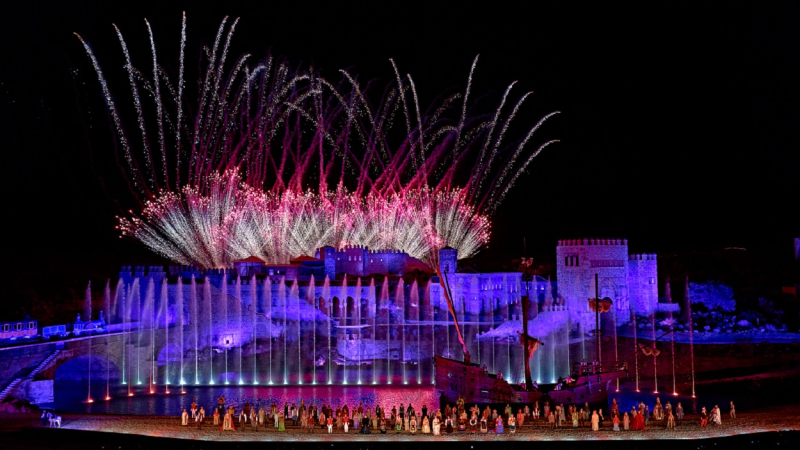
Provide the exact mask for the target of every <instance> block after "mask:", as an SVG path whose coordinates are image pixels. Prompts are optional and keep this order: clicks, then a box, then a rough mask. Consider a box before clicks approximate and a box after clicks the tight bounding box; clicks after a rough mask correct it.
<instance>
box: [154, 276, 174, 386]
mask: <svg viewBox="0 0 800 450" xmlns="http://www.w3.org/2000/svg"><path fill="white" fill-rule="evenodd" d="M158 304H159V311H160V312H159V316H160V317H159V319H158V320H156V328H157V327H159V326H160V325H161V323H163V324H164V354H165V356H166V357H165V358H164V392H165V393H167V394H169V360H170V354H171V352H170V343H169V296H168V292H167V279H166V278H164V279H163V280H161V295H160V296H159V299H158ZM162 321H163V322H162ZM157 365H158V364H157V359H156V357H155V344H154V345H153V368H154V370H153V376H154V377H155V378H156V380H158V378H157V376H158V373H157V372H156V370H157ZM153 384H154V385H155V384H156V383H153Z"/></svg>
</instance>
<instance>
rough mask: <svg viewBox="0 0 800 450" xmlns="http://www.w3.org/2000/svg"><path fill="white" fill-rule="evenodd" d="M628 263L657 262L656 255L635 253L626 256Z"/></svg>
mask: <svg viewBox="0 0 800 450" xmlns="http://www.w3.org/2000/svg"><path fill="white" fill-rule="evenodd" d="M628 260H630V261H657V260H658V255H656V254H655V253H635V254H631V255H628Z"/></svg>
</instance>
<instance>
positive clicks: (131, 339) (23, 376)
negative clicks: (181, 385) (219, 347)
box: [0, 328, 188, 404]
mask: <svg viewBox="0 0 800 450" xmlns="http://www.w3.org/2000/svg"><path fill="white" fill-rule="evenodd" d="M176 335H178V336H176ZM152 337H153V338H154V339H153V340H152V341H151V334H150V332H149V331H145V332H144V333H142V338H141V339H139V332H138V331H131V332H117V333H113V334H107V335H95V336H86V337H76V338H72V339H67V340H63V341H55V342H41V343H31V344H28V345H20V346H15V347H5V348H0V388H2V389H3V391H0V402H2V401H4V400H6V399H7V398H11V397H13V398H18V399H25V400H28V401H30V402H31V403H33V404H41V403H50V402H52V401H53V395H54V384H55V381H56V380H59V381H85V380H87V379H89V378H90V377H91V379H93V380H100V379H102V380H103V381H106V380H107V379H108V380H109V381H110V382H111V383H117V384H118V383H120V382H121V381H122V379H123V378H124V377H125V374H124V373H123V371H124V370H125V365H126V363H127V364H130V363H128V362H127V361H138V362H139V365H140V366H141V367H147V368H148V371H149V368H150V367H152V366H153V365H154V366H155V367H158V369H157V370H158V372H157V373H158V374H159V376H163V374H164V368H163V367H162V366H163V365H164V363H165V362H166V361H169V360H170V359H171V356H170V352H171V351H174V349H175V348H174V347H173V346H172V345H169V346H168V345H167V341H166V333H165V332H164V330H163V329H161V330H158V331H157V332H156V333H153V334H152ZM184 337H185V339H188V337H186V336H184ZM179 340H180V339H179V333H177V329H175V328H171V329H170V336H169V342H170V343H174V342H176V341H179ZM187 342H188V341H187ZM154 355H155V358H154ZM173 357H174V358H179V357H180V350H179V348H178V354H177V355H174V356H173ZM154 362H155V364H153V363H154ZM127 370H128V371H129V373H130V368H128V369H127Z"/></svg>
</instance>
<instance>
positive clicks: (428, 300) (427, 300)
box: [422, 280, 436, 384]
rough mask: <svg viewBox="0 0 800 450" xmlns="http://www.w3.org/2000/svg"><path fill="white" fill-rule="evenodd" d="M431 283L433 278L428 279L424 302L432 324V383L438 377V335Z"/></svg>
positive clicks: (427, 317)
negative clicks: (436, 334) (436, 332)
mask: <svg viewBox="0 0 800 450" xmlns="http://www.w3.org/2000/svg"><path fill="white" fill-rule="evenodd" d="M431 283H432V280H428V283H427V284H426V285H425V290H424V291H423V292H422V302H423V303H424V304H425V311H424V316H425V320H429V321H430V324H431V384H434V383H436V377H434V373H435V371H436V362H435V361H436V360H435V359H434V356H436V336H435V335H434V331H435V326H436V325H435V323H436V321H435V320H434V315H433V314H434V309H433V304H432V303H431Z"/></svg>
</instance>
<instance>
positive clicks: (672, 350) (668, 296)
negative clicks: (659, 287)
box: [664, 274, 678, 395]
mask: <svg viewBox="0 0 800 450" xmlns="http://www.w3.org/2000/svg"><path fill="white" fill-rule="evenodd" d="M664 297H665V299H666V302H667V304H668V305H671V304H672V288H671V286H670V281H669V274H668V275H667V279H666V281H665V282H664ZM667 322H668V324H669V345H670V352H669V354H670V357H671V358H672V395H678V384H677V381H676V380H675V322H674V318H673V316H672V309H670V310H669V311H668V312H667Z"/></svg>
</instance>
